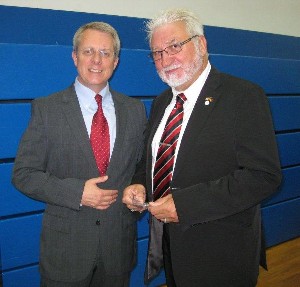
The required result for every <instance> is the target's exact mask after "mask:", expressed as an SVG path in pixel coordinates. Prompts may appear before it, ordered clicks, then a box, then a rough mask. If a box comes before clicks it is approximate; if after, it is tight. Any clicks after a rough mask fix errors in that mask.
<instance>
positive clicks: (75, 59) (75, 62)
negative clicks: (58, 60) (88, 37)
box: [72, 51, 77, 67]
mask: <svg viewBox="0 0 300 287" xmlns="http://www.w3.org/2000/svg"><path fill="white" fill-rule="evenodd" d="M72 59H73V62H74V65H75V67H77V54H76V52H75V51H73V52H72Z"/></svg>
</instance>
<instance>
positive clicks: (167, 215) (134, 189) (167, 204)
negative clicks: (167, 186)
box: [122, 184, 179, 223]
mask: <svg viewBox="0 0 300 287" xmlns="http://www.w3.org/2000/svg"><path fill="white" fill-rule="evenodd" d="M145 199H146V190H145V187H144V186H143V185H141V184H133V185H130V186H128V187H127V188H125V190H124V192H123V199H122V201H123V203H125V204H126V205H127V207H128V208H129V209H130V210H131V211H138V212H142V211H144V210H145V209H148V211H149V212H150V213H151V214H152V215H153V216H154V217H156V218H157V219H158V220H160V221H162V222H164V223H170V222H179V219H178V216H177V212H176V207H175V204H174V200H173V196H172V195H171V194H169V195H167V196H165V197H162V198H159V199H157V200H156V201H152V202H149V205H148V206H144V205H143V203H144V202H145Z"/></svg>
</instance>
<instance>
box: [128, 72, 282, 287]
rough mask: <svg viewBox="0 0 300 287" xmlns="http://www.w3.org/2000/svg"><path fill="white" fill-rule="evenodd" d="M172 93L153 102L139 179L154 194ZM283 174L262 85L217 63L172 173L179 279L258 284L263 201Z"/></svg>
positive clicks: (175, 264) (172, 242) (172, 232)
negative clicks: (160, 132)
mask: <svg viewBox="0 0 300 287" xmlns="http://www.w3.org/2000/svg"><path fill="white" fill-rule="evenodd" d="M171 99H172V92H171V90H170V89H169V90H167V91H166V92H164V93H163V94H162V95H160V96H159V97H157V98H156V99H155V101H154V103H153V105H152V110H151V114H150V118H149V124H148V128H147V130H146V137H147V138H148V140H147V147H146V149H145V154H144V156H143V160H142V161H141V162H140V167H139V169H138V172H137V173H136V175H135V177H134V180H133V182H135V183H144V184H146V186H147V188H148V196H149V199H150V200H151V197H152V193H151V142H152V140H153V136H154V134H155V132H156V129H157V127H158V125H159V123H160V121H161V118H162V117H163V115H164V112H165V109H166V107H167V105H168V104H169V103H170V101H171ZM205 102H206V104H205ZM145 169H146V170H145ZM280 180H281V172H280V163H279V159H278V152H277V146H276V141H275V134H274V130H273V126H272V118H271V114H270V110H269V105H268V101H267V98H266V96H265V94H264V92H263V90H262V89H261V88H260V87H258V86H256V85H254V84H252V83H250V82H248V81H244V80H242V79H238V78H235V77H232V76H230V75H227V74H223V73H220V72H218V71H217V70H216V69H215V68H213V67H212V70H211V72H210V74H209V76H208V78H207V80H206V83H205V85H204V87H203V89H202V91H201V93H200V95H199V97H198V100H197V102H196V104H195V107H194V109H193V112H192V114H191V117H190V119H189V122H188V124H187V127H186V129H185V132H184V135H183V138H182V141H181V145H180V149H179V151H178V156H177V161H176V166H175V170H174V174H173V180H172V194H173V199H174V202H175V206H176V210H177V213H178V217H179V223H178V224H177V223H173V224H172V223H171V224H169V232H170V245H171V256H172V267H173V270H174V271H175V273H176V276H177V278H175V279H177V280H178V282H180V279H181V278H180V274H184V273H185V274H191V278H196V277H198V278H201V280H200V281H201V282H202V284H203V286H217V287H219V286H230V287H234V286H254V285H247V284H249V282H252V284H254V282H255V280H256V277H257V272H258V263H259V260H260V254H264V248H263V247H261V215H260V202H261V201H262V200H264V199H265V198H266V197H268V196H270V195H271V194H272V193H274V192H275V191H276V188H277V187H278V185H279V183H280ZM261 251H262V252H261ZM152 254H155V252H152ZM157 254H159V252H158V253H157ZM183 260H184V261H185V262H188V263H187V264H184V263H183ZM158 264H159V262H158ZM156 267H157V266H156ZM146 273H148V270H147V272H146ZM149 275H150V276H151V274H149ZM245 282H247V283H245ZM182 284H183V285H182ZM184 284H186V282H185V283H184V282H181V284H179V285H180V286H181V285H182V286H185V285H184ZM189 286H194V285H189ZM201 286H202V285H201Z"/></svg>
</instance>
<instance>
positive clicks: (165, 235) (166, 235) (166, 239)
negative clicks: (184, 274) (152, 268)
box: [163, 223, 176, 287]
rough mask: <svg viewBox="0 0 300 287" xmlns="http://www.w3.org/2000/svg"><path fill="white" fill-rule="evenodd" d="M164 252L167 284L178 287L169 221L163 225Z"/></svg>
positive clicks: (169, 286)
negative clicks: (174, 274) (172, 257)
mask: <svg viewBox="0 0 300 287" xmlns="http://www.w3.org/2000/svg"><path fill="white" fill-rule="evenodd" d="M163 254H164V269H165V275H166V283H167V286H168V287H176V284H175V280H174V276H173V269H172V259H171V252H170V237H169V225H168V223H165V224H164V227H163Z"/></svg>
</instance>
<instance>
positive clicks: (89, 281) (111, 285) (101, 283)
mask: <svg viewBox="0 0 300 287" xmlns="http://www.w3.org/2000/svg"><path fill="white" fill-rule="evenodd" d="M99 265H100V266H99ZM99 265H97V266H96V267H95V269H94V270H93V272H91V274H89V276H88V277H87V278H85V279H84V280H81V281H77V282H58V281H53V280H50V279H47V278H45V277H43V276H42V277H41V285H40V286H41V287H128V286H129V278H130V273H129V272H127V273H124V274H122V275H119V276H117V275H115V276H111V275H107V274H106V273H105V270H104V268H103V266H101V265H102V264H99Z"/></svg>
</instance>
